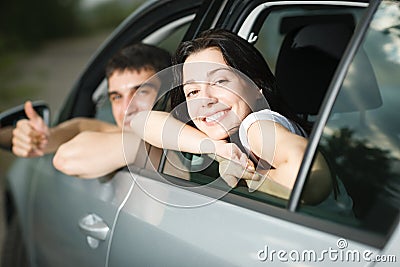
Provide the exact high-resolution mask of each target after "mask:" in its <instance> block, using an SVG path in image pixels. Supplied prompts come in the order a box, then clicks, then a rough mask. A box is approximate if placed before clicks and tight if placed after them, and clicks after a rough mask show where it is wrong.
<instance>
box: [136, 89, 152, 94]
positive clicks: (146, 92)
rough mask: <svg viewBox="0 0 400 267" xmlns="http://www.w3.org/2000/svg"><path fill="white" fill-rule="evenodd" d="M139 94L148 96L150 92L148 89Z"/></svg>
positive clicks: (140, 91) (141, 90)
mask: <svg viewBox="0 0 400 267" xmlns="http://www.w3.org/2000/svg"><path fill="white" fill-rule="evenodd" d="M137 93H139V94H141V95H146V94H148V93H149V90H148V89H140V90H139V92H137Z"/></svg>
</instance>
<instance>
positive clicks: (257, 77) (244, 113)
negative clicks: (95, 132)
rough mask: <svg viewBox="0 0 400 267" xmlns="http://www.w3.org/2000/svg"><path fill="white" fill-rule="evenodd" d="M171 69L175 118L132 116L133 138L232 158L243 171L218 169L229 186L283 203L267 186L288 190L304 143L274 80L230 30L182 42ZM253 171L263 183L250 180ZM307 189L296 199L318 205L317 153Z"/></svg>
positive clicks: (324, 179)
mask: <svg viewBox="0 0 400 267" xmlns="http://www.w3.org/2000/svg"><path fill="white" fill-rule="evenodd" d="M174 64H175V65H177V68H176V69H177V76H178V77H179V79H180V81H179V84H182V86H180V87H179V88H177V89H175V90H174V91H173V92H172V107H174V110H173V112H172V113H173V114H174V116H175V117H176V118H178V119H179V120H176V119H174V118H171V116H170V114H168V113H165V112H156V111H152V112H145V113H139V114H138V116H136V117H135V118H134V119H133V121H132V122H131V125H136V127H135V129H136V130H135V132H136V134H139V135H140V136H141V137H142V138H143V139H144V140H146V141H147V142H149V143H151V144H153V145H155V146H159V147H163V148H166V149H174V150H180V151H183V152H190V153H215V154H216V155H218V156H220V157H221V158H229V159H231V160H234V161H238V162H240V163H241V164H242V165H243V166H244V167H246V168H247V172H244V173H243V174H239V175H238V174H237V173H235V172H234V171H230V170H229V169H226V168H225V169H224V167H222V169H221V168H220V172H221V176H222V177H223V178H224V180H225V181H226V182H227V183H228V184H229V185H230V186H232V187H234V186H235V185H236V184H237V182H238V178H244V179H246V181H247V184H248V186H249V187H250V188H252V189H257V190H259V191H264V192H267V193H272V194H275V195H278V196H280V197H284V198H287V197H288V196H289V194H283V195H282V194H280V193H276V192H274V190H272V191H271V190H270V184H271V181H272V183H274V182H276V183H277V184H279V185H280V186H282V187H283V188H287V189H288V192H290V190H291V189H292V188H293V185H294V182H295V179H296V176H297V173H298V170H299V167H300V163H301V161H302V158H303V154H304V151H305V148H306V145H307V139H306V138H305V136H306V132H305V131H304V130H303V128H302V126H305V125H304V124H303V123H302V122H301V121H300V120H299V118H297V117H296V116H294V115H292V114H291V113H290V112H288V111H287V110H285V108H284V107H285V106H284V103H280V101H279V100H278V99H277V98H276V97H275V90H274V76H273V74H272V73H271V71H270V69H269V67H268V65H267V63H266V62H265V60H264V58H263V57H262V55H261V54H260V53H259V52H258V50H256V49H255V48H254V47H253V46H252V45H250V44H249V43H248V42H247V41H246V40H244V39H242V38H240V37H239V36H237V35H235V34H233V33H230V32H228V31H225V30H209V31H206V32H204V33H203V34H202V35H201V36H200V37H199V38H197V39H195V40H192V41H188V42H184V43H182V44H181V45H180V47H179V48H178V50H177V52H176V54H175V57H174ZM247 77H248V78H247ZM186 122H188V123H186ZM189 124H190V125H192V126H190V125H189ZM138 125H143V126H144V127H143V129H144V130H143V132H141V131H140V130H139V128H141V127H137V126H138ZM160 128H161V129H160ZM157 129H159V130H157ZM242 151H245V152H247V153H243V152H242ZM247 156H249V158H250V159H251V161H249V160H248V157H247ZM221 158H220V159H221ZM220 165H222V166H226V164H220ZM254 169H256V170H257V172H258V173H261V174H262V175H263V179H260V176H259V175H252V173H254ZM265 178H266V179H265ZM257 180H259V181H257ZM307 187H310V188H316V189H317V190H310V194H309V195H308V196H305V197H304V198H303V200H304V202H306V203H312V204H315V203H319V202H320V201H322V200H324V199H325V198H326V197H327V196H328V195H329V193H330V192H331V189H332V178H331V175H330V172H329V168H328V166H327V164H326V162H325V160H324V159H323V157H322V156H321V155H318V156H317V157H316V162H315V163H314V165H313V170H312V175H311V177H310V178H309V180H308V182H307Z"/></svg>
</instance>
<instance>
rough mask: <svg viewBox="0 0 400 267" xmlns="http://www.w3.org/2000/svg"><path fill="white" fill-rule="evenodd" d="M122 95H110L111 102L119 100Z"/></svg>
mask: <svg viewBox="0 0 400 267" xmlns="http://www.w3.org/2000/svg"><path fill="white" fill-rule="evenodd" d="M121 98H122V97H121V96H120V95H110V101H111V102H116V101H118V100H120V99H121Z"/></svg>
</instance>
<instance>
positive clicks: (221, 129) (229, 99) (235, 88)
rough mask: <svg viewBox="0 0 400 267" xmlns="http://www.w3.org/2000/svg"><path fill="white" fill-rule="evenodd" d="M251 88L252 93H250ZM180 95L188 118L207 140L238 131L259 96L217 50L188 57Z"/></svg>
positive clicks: (220, 137) (218, 138) (220, 138)
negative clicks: (182, 94) (184, 101)
mask: <svg viewBox="0 0 400 267" xmlns="http://www.w3.org/2000/svg"><path fill="white" fill-rule="evenodd" d="M251 88H252V89H251ZM183 91H184V94H185V97H186V104H187V108H188V112H189V116H190V118H191V119H192V120H193V122H194V124H195V125H196V126H197V128H198V129H199V130H201V131H202V132H204V133H205V134H207V135H208V136H209V137H211V138H213V139H216V140H222V139H226V138H227V137H229V134H230V133H232V132H235V131H237V130H238V127H239V125H240V123H241V122H242V120H243V119H244V118H245V117H246V116H247V115H248V114H250V113H251V112H252V110H251V108H250V107H252V106H254V103H255V101H256V99H257V98H259V97H261V94H260V92H259V91H258V90H257V88H255V86H254V85H253V86H251V85H250V84H249V83H246V82H245V80H244V79H242V78H240V76H239V75H238V72H235V71H234V70H233V69H232V68H230V67H229V66H228V65H227V64H226V62H225V60H224V58H223V56H222V53H221V52H220V50H219V49H218V48H207V49H205V50H202V51H200V52H197V53H194V54H192V55H190V56H189V57H188V58H187V59H186V61H185V62H184V65H183Z"/></svg>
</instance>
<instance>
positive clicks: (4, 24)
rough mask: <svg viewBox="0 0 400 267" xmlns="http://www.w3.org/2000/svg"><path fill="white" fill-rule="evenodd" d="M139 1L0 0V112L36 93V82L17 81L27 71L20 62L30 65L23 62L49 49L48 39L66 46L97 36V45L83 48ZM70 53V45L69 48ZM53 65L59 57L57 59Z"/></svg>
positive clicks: (38, 73)
mask: <svg viewBox="0 0 400 267" xmlns="http://www.w3.org/2000/svg"><path fill="white" fill-rule="evenodd" d="M142 2H144V0H41V1H40V2H38V1H31V0H13V1H2V2H1V3H0V12H1V15H0V84H1V87H0V111H2V110H4V109H6V108H8V107H10V106H12V105H13V104H18V103H20V102H21V101H24V100H25V99H27V98H29V97H34V96H36V95H37V93H38V92H40V90H41V88H40V83H38V82H32V81H30V80H29V81H27V82H25V83H21V80H24V75H28V76H29V75H30V76H32V73H26V69H25V68H24V67H25V66H24V64H29V63H30V62H27V61H28V60H29V59H31V58H32V56H33V55H35V54H40V53H41V52H43V50H44V49H48V48H49V47H48V46H49V45H51V44H52V43H57V42H58V44H59V43H60V42H64V43H65V45H68V44H69V43H71V41H73V40H74V41H78V39H80V38H81V39H88V38H90V37H91V36H99V37H98V38H97V40H98V41H97V42H98V44H97V46H96V44H93V45H94V47H93V48H88V49H93V51H92V52H94V51H95V49H96V48H97V47H98V46H99V45H100V44H101V43H102V41H104V39H105V38H106V37H107V35H108V34H109V33H110V32H111V31H112V30H113V29H114V28H115V27H116V26H117V25H118V24H119V23H120V22H121V21H122V20H123V19H124V18H125V17H126V16H128V15H129V14H130V13H131V12H132V11H133V10H135V9H136V8H137V7H138V6H139V5H140V4H141V3H142ZM100 36H101V37H100ZM71 45H73V44H71ZM83 45H84V44H83ZM60 50H61V48H60ZM67 51H68V49H65V50H61V51H60V53H61V52H64V53H65V54H64V55H65V57H68V56H69V55H68V52H67ZM54 52H55V53H56V52H57V51H54ZM73 52H74V50H71V51H70V52H69V53H71V54H72V53H73ZM75 52H79V51H76V50H75ZM89 52H90V51H89ZM85 53H87V52H86V51H85ZM57 56H58V57H59V56H60V55H57ZM49 63H51V62H49ZM53 64H54V63H53ZM57 64H63V62H62V61H58V62H57ZM44 69H45V68H42V69H37V70H36V73H35V75H36V76H37V77H39V78H42V79H45V78H49V77H48V73H46V71H45V70H44ZM16 81H18V82H16ZM71 82H72V81H71ZM63 89H64V90H65V88H63Z"/></svg>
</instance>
